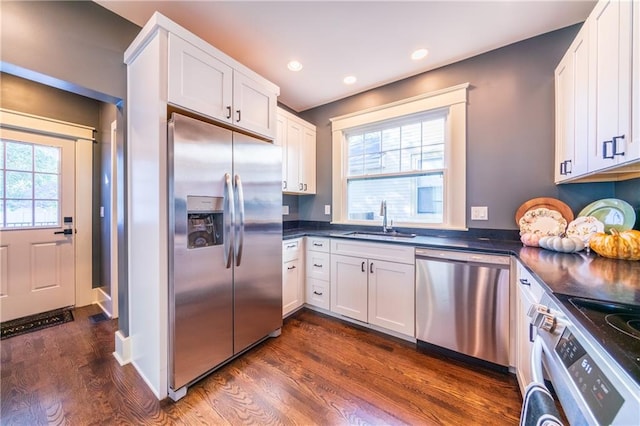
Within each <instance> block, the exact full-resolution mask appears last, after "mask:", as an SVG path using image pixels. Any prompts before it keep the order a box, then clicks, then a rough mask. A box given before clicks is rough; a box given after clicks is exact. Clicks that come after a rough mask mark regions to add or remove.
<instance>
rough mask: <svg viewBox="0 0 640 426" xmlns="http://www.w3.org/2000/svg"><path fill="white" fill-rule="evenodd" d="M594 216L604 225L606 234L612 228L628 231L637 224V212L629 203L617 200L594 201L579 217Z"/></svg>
mask: <svg viewBox="0 0 640 426" xmlns="http://www.w3.org/2000/svg"><path fill="white" fill-rule="evenodd" d="M583 216H593V217H595V218H596V219H598V220H599V221H600V222H602V223H603V224H604V230H605V232H609V231H610V230H611V228H616V230H618V231H628V230H629V229H631V228H633V225H634V224H635V223H636V212H635V211H634V210H633V207H631V205H630V204H629V203H627V202H626V201H623V200H619V199H617V198H604V199H602V200H598V201H594V202H593V203H591V204H589V205H588V206H587V207H585V208H584V209H582V211H581V212H580V213H579V214H578V217H583Z"/></svg>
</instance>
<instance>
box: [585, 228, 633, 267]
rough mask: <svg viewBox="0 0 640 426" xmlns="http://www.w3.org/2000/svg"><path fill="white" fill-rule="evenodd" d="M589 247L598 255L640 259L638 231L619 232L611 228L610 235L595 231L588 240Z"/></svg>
mask: <svg viewBox="0 0 640 426" xmlns="http://www.w3.org/2000/svg"><path fill="white" fill-rule="evenodd" d="M589 247H591V249H593V251H595V252H596V253H598V254H599V255H600V256H604V257H610V258H613V259H626V260H640V231H636V230H633V229H631V230H629V231H622V232H619V231H617V230H616V229H615V228H612V229H611V235H607V234H605V233H602V232H596V233H595V234H593V235H592V236H591V239H590V240H589Z"/></svg>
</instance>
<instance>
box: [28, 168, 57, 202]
mask: <svg viewBox="0 0 640 426" xmlns="http://www.w3.org/2000/svg"><path fill="white" fill-rule="evenodd" d="M34 179H35V192H34V198H36V199H50V200H57V199H58V175H52V174H42V173H35V174H34Z"/></svg>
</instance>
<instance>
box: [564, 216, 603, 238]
mask: <svg viewBox="0 0 640 426" xmlns="http://www.w3.org/2000/svg"><path fill="white" fill-rule="evenodd" d="M596 232H604V223H602V222H600V221H599V220H598V219H597V218H595V217H593V216H580V217H578V218H577V219H576V220H574V221H572V222H571V223H569V225H567V235H569V236H572V237H578V238H580V239H582V241H584V243H585V244H588V243H589V239H591V236H592V235H593V234H595V233H596Z"/></svg>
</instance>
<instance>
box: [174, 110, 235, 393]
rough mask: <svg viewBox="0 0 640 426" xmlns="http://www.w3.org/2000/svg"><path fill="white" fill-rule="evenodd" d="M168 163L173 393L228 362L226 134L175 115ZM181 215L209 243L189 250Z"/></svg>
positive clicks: (229, 170) (229, 236) (230, 278)
mask: <svg viewBox="0 0 640 426" xmlns="http://www.w3.org/2000/svg"><path fill="white" fill-rule="evenodd" d="M168 163H169V165H168V169H169V191H170V194H169V200H170V201H169V238H170V241H169V247H170V249H171V252H170V253H169V277H170V282H169V321H170V323H169V347H170V353H169V356H170V360H169V362H170V364H169V368H170V375H169V384H170V387H171V388H172V389H174V390H177V389H179V388H181V387H183V386H185V385H186V384H188V383H189V382H191V381H193V380H195V379H196V378H198V377H199V376H201V375H202V374H204V373H206V372H207V371H209V370H211V369H212V368H213V367H215V366H216V365H218V364H220V363H221V362H223V361H225V360H226V359H228V358H230V357H231V356H233V268H232V266H231V262H229V264H228V265H227V264H225V250H229V249H230V247H231V246H230V244H229V243H230V242H231V241H232V240H233V227H232V222H231V221H232V217H231V211H230V210H231V207H230V206H232V205H233V200H229V199H228V198H229V193H231V194H232V192H231V191H229V193H227V191H226V189H227V188H226V187H225V175H226V177H227V180H228V183H231V179H230V178H229V177H230V176H231V173H232V132H231V131H229V130H227V129H223V128H220V127H217V126H213V125H210V124H207V123H204V122H201V121H198V120H194V119H192V118H188V117H184V116H181V115H179V114H175V113H174V114H173V116H172V120H171V121H170V123H169V159H168ZM194 200H195V201H197V203H195V202H194ZM208 203H210V204H211V206H210V207H207V205H208ZM194 205H195V206H196V207H194ZM189 209H190V210H189ZM188 211H189V213H190V214H188ZM188 217H190V218H191V220H192V224H191V228H192V229H193V228H194V227H197V226H200V227H202V229H203V230H202V231H201V232H203V233H206V232H209V231H212V232H216V233H218V235H217V239H212V241H215V244H214V243H211V244H205V243H203V244H200V245H197V244H195V245H194V244H190V242H189V238H188V234H189V232H188V229H189V222H188ZM220 228H222V229H220ZM196 231H197V230H196ZM203 235H204V234H203ZM203 238H204V237H203ZM171 240H172V241H171Z"/></svg>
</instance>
